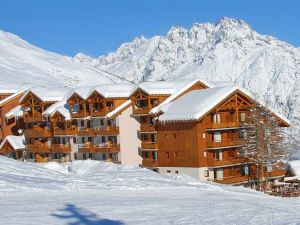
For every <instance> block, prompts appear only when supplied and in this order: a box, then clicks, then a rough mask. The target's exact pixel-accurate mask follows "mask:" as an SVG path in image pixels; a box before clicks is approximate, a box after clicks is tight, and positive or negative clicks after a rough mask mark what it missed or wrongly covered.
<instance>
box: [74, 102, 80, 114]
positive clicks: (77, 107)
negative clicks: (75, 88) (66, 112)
mask: <svg viewBox="0 0 300 225" xmlns="http://www.w3.org/2000/svg"><path fill="white" fill-rule="evenodd" d="M72 112H74V113H77V112H79V105H78V104H75V105H74V106H73V108H72Z"/></svg>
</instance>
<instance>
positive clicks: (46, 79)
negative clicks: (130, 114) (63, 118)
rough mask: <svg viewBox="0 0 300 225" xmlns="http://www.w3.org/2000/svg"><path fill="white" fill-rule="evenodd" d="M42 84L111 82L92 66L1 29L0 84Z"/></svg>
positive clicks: (105, 74)
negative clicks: (49, 50) (34, 44)
mask: <svg viewBox="0 0 300 225" xmlns="http://www.w3.org/2000/svg"><path fill="white" fill-rule="evenodd" d="M7 81H9V82H10V83H12V82H16V83H33V84H42V85H76V86H78V85H88V84H95V83H96V82H97V83H112V79H111V78H110V75H109V74H107V73H105V72H102V71H99V70H98V69H96V68H95V67H92V66H88V65H86V64H83V63H79V62H76V61H74V60H73V59H72V58H70V57H66V56H61V55H58V54H55V53H52V52H48V51H45V50H43V49H40V48H37V47H35V46H33V45H31V44H29V43H28V42H26V41H24V40H22V39H21V38H19V37H17V36H15V35H13V34H10V33H7V32H3V31H1V30H0V82H7Z"/></svg>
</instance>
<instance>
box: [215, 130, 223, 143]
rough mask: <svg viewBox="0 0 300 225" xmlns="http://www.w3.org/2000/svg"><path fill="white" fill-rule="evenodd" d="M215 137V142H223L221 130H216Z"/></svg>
mask: <svg viewBox="0 0 300 225" xmlns="http://www.w3.org/2000/svg"><path fill="white" fill-rule="evenodd" d="M213 138H214V142H221V141H222V135H221V132H220V131H215V132H214V135H213Z"/></svg>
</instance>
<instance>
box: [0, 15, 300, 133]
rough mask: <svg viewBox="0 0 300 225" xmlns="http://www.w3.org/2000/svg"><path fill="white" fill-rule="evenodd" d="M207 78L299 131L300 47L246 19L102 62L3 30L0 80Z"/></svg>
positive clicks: (177, 34) (136, 44) (136, 43)
mask: <svg viewBox="0 0 300 225" xmlns="http://www.w3.org/2000/svg"><path fill="white" fill-rule="evenodd" d="M193 77H196V78H202V79H206V80H210V81H219V80H227V81H233V82H236V83H237V84H240V85H241V86H243V87H245V88H246V89H248V90H250V91H252V92H253V93H254V94H257V95H258V97H259V98H261V99H263V100H265V101H266V102H269V104H270V105H271V106H273V107H274V108H275V109H276V110H278V111H279V112H280V113H282V114H284V115H285V116H287V117H288V118H289V119H290V120H291V121H292V123H293V126H294V127H295V129H294V131H295V133H298V131H299V130H300V49H299V48H296V47H293V46H291V45H289V44H287V43H285V42H282V41H280V40H278V39H276V38H274V37H271V36H266V35H261V34H259V33H257V32H255V31H254V30H253V29H252V28H251V27H250V26H249V25H248V24H246V23H245V22H244V21H241V20H236V19H231V18H222V19H220V20H219V21H218V22H217V23H216V24H210V23H205V24H194V25H193V26H192V27H191V28H190V29H186V28H183V27H179V26H175V27H172V28H171V29H170V30H169V32H168V33H167V35H166V36H155V37H152V38H149V39H147V38H145V37H140V38H136V39H134V40H133V41H132V42H129V43H124V44H122V45H121V46H120V47H119V48H118V49H117V51H116V52H113V53H109V54H107V55H105V56H100V57H99V58H93V57H90V56H88V55H85V54H82V53H78V54H77V55H76V56H75V57H73V58H70V57H66V56H61V55H58V54H55V53H52V52H48V51H45V50H43V49H40V48H37V47H35V46H33V45H31V44H29V43H27V42H26V41H24V40H22V39H21V38H19V37H17V36H15V35H13V34H10V33H6V32H3V31H0V82H6V81H8V80H9V81H10V82H16V83H35V84H44V85H45V84H46V85H74V86H80V85H91V84H97V83H112V82H113V83H121V82H126V83H128V82H135V83H136V82H140V81H141V80H174V79H179V78H180V79H182V78H193Z"/></svg>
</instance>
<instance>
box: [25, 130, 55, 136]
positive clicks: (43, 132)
mask: <svg viewBox="0 0 300 225" xmlns="http://www.w3.org/2000/svg"><path fill="white" fill-rule="evenodd" d="M24 135H25V137H26V138H38V137H41V138H46V137H51V136H52V132H51V129H49V128H46V129H34V128H33V129H30V130H25V131H24Z"/></svg>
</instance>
